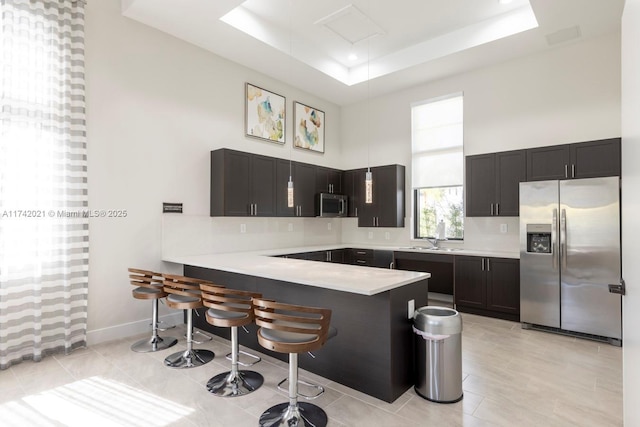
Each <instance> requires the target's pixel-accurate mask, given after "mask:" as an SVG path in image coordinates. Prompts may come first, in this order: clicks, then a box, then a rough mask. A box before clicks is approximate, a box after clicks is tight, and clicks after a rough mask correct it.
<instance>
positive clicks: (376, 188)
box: [355, 165, 405, 227]
mask: <svg viewBox="0 0 640 427" xmlns="http://www.w3.org/2000/svg"><path fill="white" fill-rule="evenodd" d="M371 174H372V179H373V200H372V203H365V201H364V189H365V174H357V175H356V177H355V186H357V187H361V189H362V190H361V191H362V192H361V193H360V194H361V197H362V201H361V202H360V205H359V207H358V209H359V212H358V227H404V216H405V210H404V205H405V167H404V166H402V165H388V166H378V167H374V168H371Z"/></svg>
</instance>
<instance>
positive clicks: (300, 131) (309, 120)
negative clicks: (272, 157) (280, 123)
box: [293, 101, 325, 154]
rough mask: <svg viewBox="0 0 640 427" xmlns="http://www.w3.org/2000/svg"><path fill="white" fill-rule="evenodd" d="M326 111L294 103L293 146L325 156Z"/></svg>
mask: <svg viewBox="0 0 640 427" xmlns="http://www.w3.org/2000/svg"><path fill="white" fill-rule="evenodd" d="M324 129H325V115H324V111H322V110H319V109H317V108H314V107H311V106H309V105H306V104H303V103H301V102H297V101H294V102H293V146H294V147H296V148H302V149H305V150H311V151H315V152H318V153H322V154H324Z"/></svg>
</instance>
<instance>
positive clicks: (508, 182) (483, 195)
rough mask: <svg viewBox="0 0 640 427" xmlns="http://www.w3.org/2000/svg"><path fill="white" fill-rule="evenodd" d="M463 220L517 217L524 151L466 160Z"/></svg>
mask: <svg viewBox="0 0 640 427" xmlns="http://www.w3.org/2000/svg"><path fill="white" fill-rule="evenodd" d="M465 161H466V188H465V191H466V196H467V203H466V207H465V211H466V212H465V214H466V216H469V217H473V216H518V214H519V204H520V200H519V188H520V187H519V185H520V182H523V181H525V180H526V152H525V151H524V150H517V151H505V152H501V153H490V154H481V155H477V156H467V158H466V160H465Z"/></svg>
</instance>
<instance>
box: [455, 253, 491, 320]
mask: <svg viewBox="0 0 640 427" xmlns="http://www.w3.org/2000/svg"><path fill="white" fill-rule="evenodd" d="M484 262H485V261H484V258H480V257H469V256H456V260H455V274H456V277H455V293H454V300H455V303H456V307H476V308H486V306H487V292H486V288H487V278H486V275H485V272H484V268H483V267H484Z"/></svg>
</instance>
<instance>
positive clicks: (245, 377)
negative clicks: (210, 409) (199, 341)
mask: <svg viewBox="0 0 640 427" xmlns="http://www.w3.org/2000/svg"><path fill="white" fill-rule="evenodd" d="M200 290H201V291H202V302H203V304H204V306H205V307H208V308H209V309H208V310H207V311H206V313H205V316H206V318H207V322H209V323H210V324H211V325H214V326H221V327H227V328H231V371H228V372H223V373H221V374H218V375H216V376H214V377H213V378H211V379H210V380H209V382H207V390H209V392H210V393H213V394H215V395H216V396H223V397H236V396H243V395H245V394H249V393H251V392H253V391H255V390H257V389H258V388H260V386H261V385H262V383H263V382H264V378H263V377H262V375H260V374H259V373H257V372H254V371H247V370H238V364H240V365H242V366H245V367H249V366H253V365H255V364H256V363H258V362H260V360H261V359H260V358H259V357H258V356H254V355H252V354H249V353H246V352H244V351H242V352H240V351H239V350H238V347H239V346H238V326H242V327H244V326H245V325H248V324H250V323H252V322H253V319H254V317H255V316H254V314H253V302H252V298H262V294H259V293H256V292H247V291H240V290H235V289H227V288H224V287H221V286H217V285H216V286H211V285H206V284H202V283H201V284H200ZM239 353H242V354H245V355H247V356H249V357H251V358H253V359H256V361H255V362H253V363H242V362H239V360H238V354H239ZM227 358H229V355H227Z"/></svg>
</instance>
